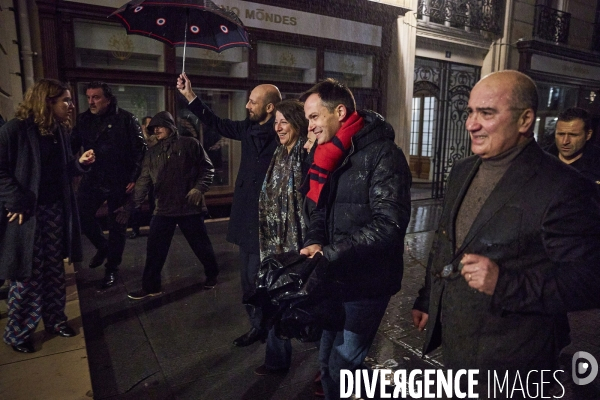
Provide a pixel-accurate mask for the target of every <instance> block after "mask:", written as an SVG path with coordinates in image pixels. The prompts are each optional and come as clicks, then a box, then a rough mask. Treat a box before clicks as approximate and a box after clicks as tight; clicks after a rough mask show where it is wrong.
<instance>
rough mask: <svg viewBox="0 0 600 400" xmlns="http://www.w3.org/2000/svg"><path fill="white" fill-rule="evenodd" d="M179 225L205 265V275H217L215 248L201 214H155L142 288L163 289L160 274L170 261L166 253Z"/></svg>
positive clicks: (207, 276)
mask: <svg viewBox="0 0 600 400" xmlns="http://www.w3.org/2000/svg"><path fill="white" fill-rule="evenodd" d="M177 225H179V229H181V232H182V233H183V236H184V237H185V239H186V240H187V242H188V244H189V245H190V247H191V248H192V251H193V252H194V254H195V255H196V257H198V260H200V262H201V263H202V265H203V266H204V274H205V275H206V278H207V279H211V278H216V277H217V275H218V274H219V267H218V265H217V259H216V257H215V251H214V250H213V247H212V243H211V242H210V238H209V237H208V233H207V232H206V225H204V216H203V215H202V214H195V215H185V216H181V217H166V216H163V215H154V216H153V217H152V221H151V222H150V234H149V235H148V244H147V248H146V267H145V268H144V276H143V279H142V288H143V289H144V290H145V291H146V292H150V293H152V292H160V290H161V277H160V275H161V271H162V268H163V266H164V264H165V261H166V260H167V254H168V253H169V247H171V241H172V240H173V234H174V233H175V227H176V226H177Z"/></svg>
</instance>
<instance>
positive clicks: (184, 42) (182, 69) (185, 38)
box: [181, 12, 190, 74]
mask: <svg viewBox="0 0 600 400" xmlns="http://www.w3.org/2000/svg"><path fill="white" fill-rule="evenodd" d="M186 14H187V15H186V19H185V33H184V34H183V66H182V67H181V73H182V74H183V73H184V72H185V48H186V45H187V31H188V19H189V18H190V14H189V12H188V13H186Z"/></svg>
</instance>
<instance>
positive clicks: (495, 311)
mask: <svg viewBox="0 0 600 400" xmlns="http://www.w3.org/2000/svg"><path fill="white" fill-rule="evenodd" d="M480 164H481V159H480V158H479V157H478V156H472V157H468V158H466V159H464V160H461V161H459V162H458V163H457V164H456V165H455V166H454V167H453V168H452V171H451V173H450V177H449V182H448V189H447V193H446V198H445V200H444V208H443V212H442V216H441V221H440V225H439V229H438V231H437V235H436V239H435V240H434V244H433V247H432V250H431V253H430V258H429V262H428V266H427V276H426V285H425V287H424V289H422V290H421V292H420V296H419V298H418V299H417V301H416V303H415V308H416V309H419V310H421V311H425V312H428V313H429V320H428V323H427V326H426V341H425V346H424V349H423V353H424V354H426V353H428V352H430V351H432V350H433V349H435V348H436V347H438V346H439V345H440V343H441V341H442V339H443V354H444V362H445V365H446V367H447V368H481V369H486V368H493V369H508V370H533V369H537V370H540V369H553V368H554V367H555V362H556V360H557V356H558V352H559V351H560V350H561V349H562V348H563V347H564V346H565V345H566V344H568V343H569V326H568V321H567V311H574V310H582V309H587V308H595V307H598V306H599V305H600V296H598V293H600V269H598V266H599V265H600V246H599V245H598V244H599V243H600V197H599V196H598V192H597V191H596V189H595V187H594V184H593V183H591V182H590V181H588V180H587V179H585V178H584V177H583V176H582V175H581V174H579V173H578V172H577V171H576V170H574V169H573V168H570V167H568V166H566V165H564V164H563V163H562V162H560V161H559V160H558V159H556V158H555V157H552V156H551V155H549V154H547V153H545V152H544V151H543V150H542V149H541V148H540V147H539V145H538V144H537V143H536V142H535V141H532V142H531V143H529V144H527V145H526V147H525V148H524V149H523V151H522V152H521V153H520V154H519V155H518V156H517V158H516V159H515V160H514V161H513V162H512V164H511V165H510V167H509V168H508V170H507V171H506V173H505V174H504V176H503V177H502V178H501V180H500V181H499V182H498V184H497V185H496V187H495V188H494V190H493V191H492V193H491V194H490V196H489V197H488V199H487V200H486V202H485V203H484V204H483V206H482V208H481V210H480V212H479V214H478V215H477V217H476V219H475V221H474V222H473V225H472V226H471V228H470V230H469V232H468V234H467V236H466V237H465V239H464V242H463V244H462V245H461V246H460V248H458V249H456V242H455V220H456V215H457V213H458V210H459V208H460V204H461V202H462V199H463V198H464V196H465V193H466V192H467V189H468V188H469V185H470V184H471V181H472V179H473V177H474V176H475V174H476V172H477V170H478V168H479V165H480ZM465 253H470V254H478V255H482V256H485V257H488V258H490V259H491V260H492V261H494V262H495V263H496V264H497V265H498V267H499V268H500V274H499V277H498V282H497V285H496V288H495V291H494V294H493V295H492V296H489V295H486V294H484V293H481V292H479V291H477V290H475V289H472V288H470V287H469V286H468V284H467V282H466V280H465V279H464V278H463V277H462V276H461V275H460V273H458V267H459V262H460V259H461V258H462V256H463V255H464V254H465ZM447 265H450V266H451V268H452V270H453V271H454V272H452V273H451V274H450V275H449V276H445V275H446V274H444V273H443V270H444V266H447Z"/></svg>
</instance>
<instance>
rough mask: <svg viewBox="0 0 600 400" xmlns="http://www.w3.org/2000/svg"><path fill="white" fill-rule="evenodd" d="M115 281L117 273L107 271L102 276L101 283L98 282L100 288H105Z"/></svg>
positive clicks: (112, 284)
mask: <svg viewBox="0 0 600 400" xmlns="http://www.w3.org/2000/svg"><path fill="white" fill-rule="evenodd" d="M115 283H117V273H116V272H107V273H106V275H104V278H102V283H101V284H100V288H99V289H100V290H106V289H108V288H111V287H113V286H114V285H115Z"/></svg>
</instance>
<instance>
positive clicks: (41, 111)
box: [15, 79, 71, 136]
mask: <svg viewBox="0 0 600 400" xmlns="http://www.w3.org/2000/svg"><path fill="white" fill-rule="evenodd" d="M67 90H71V88H70V87H69V85H67V84H65V83H62V82H59V81H57V80H54V79H40V80H39V81H38V82H37V83H36V84H35V85H33V86H32V87H31V88H29V89H28V90H27V92H25V96H24V98H23V102H22V103H21V104H19V107H18V108H17V112H16V113H15V117H17V118H18V119H20V120H26V119H27V118H30V117H31V118H33V122H34V123H35V124H36V125H37V126H38V128H39V130H40V134H41V135H42V136H45V135H51V134H52V132H53V131H54V130H55V129H56V127H57V126H58V124H59V123H60V125H62V126H64V127H65V128H67V129H70V128H71V120H67V121H63V122H58V121H57V120H56V118H55V117H54V114H53V113H52V104H53V103H54V102H55V101H56V99H57V98H58V97H60V96H62V95H63V94H64V93H65V92H66V91H67Z"/></svg>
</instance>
